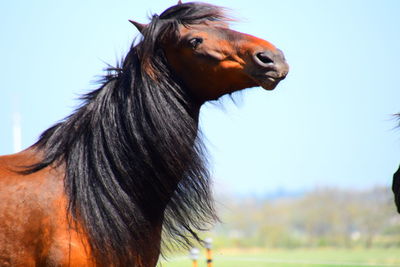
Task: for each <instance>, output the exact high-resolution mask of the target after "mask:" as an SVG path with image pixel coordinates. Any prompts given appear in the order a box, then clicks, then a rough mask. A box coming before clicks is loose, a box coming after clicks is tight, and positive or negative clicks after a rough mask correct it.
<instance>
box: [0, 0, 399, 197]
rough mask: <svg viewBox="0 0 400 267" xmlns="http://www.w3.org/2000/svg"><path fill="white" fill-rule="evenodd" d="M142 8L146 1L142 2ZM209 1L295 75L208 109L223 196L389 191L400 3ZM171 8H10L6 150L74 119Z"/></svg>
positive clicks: (1, 146)
mask: <svg viewBox="0 0 400 267" xmlns="http://www.w3.org/2000/svg"><path fill="white" fill-rule="evenodd" d="M138 2H139V3H138ZM208 2H209V3H212V4H216V5H221V6H226V7H228V8H230V9H232V12H233V14H234V15H235V17H236V18H239V19H240V20H241V21H240V22H237V23H234V24H233V25H232V28H234V29H236V30H239V31H242V32H246V33H249V34H252V35H255V36H258V37H261V38H263V39H266V40H268V41H270V42H272V43H274V44H275V45H276V46H278V47H279V48H280V49H281V50H283V51H284V52H285V55H286V58H287V60H288V62H289V64H290V67H291V71H290V73H289V75H288V77H287V79H286V80H284V81H283V82H282V83H281V84H280V85H279V86H278V87H277V88H276V89H275V90H274V91H272V92H267V91H264V90H262V89H261V88H253V89H249V90H246V91H244V92H241V93H238V94H235V95H234V97H233V98H234V100H235V102H236V103H234V102H233V101H232V100H231V99H230V98H229V97H224V98H222V99H221V100H220V101H219V102H218V103H210V104H206V105H205V106H204V107H203V108H202V113H201V128H202V132H203V135H204V136H205V139H206V143H207V146H208V148H209V152H210V153H209V154H210V156H209V157H210V162H211V168H212V169H213V175H214V177H215V188H216V191H229V192H235V193H241V194H248V193H251V194H263V193H265V192H271V191H275V190H278V189H279V190H281V189H285V190H295V191H296V190H303V189H310V188H313V187H321V186H338V187H344V188H357V189H363V188H368V187H371V186H374V185H390V182H391V176H392V173H393V172H394V170H395V169H396V168H397V166H398V164H399V163H400V153H399V151H400V131H399V130H394V127H395V125H396V124H397V122H396V120H395V119H393V116H392V114H394V113H397V112H400V85H399V69H400V68H399V62H400V27H399V25H400V17H399V15H398V14H400V2H399V1H395V0H393V1H388V0H386V1H370V0H363V1H361V0H349V1H344V0H326V1H318V0H313V1H311V0H306V1H296V0H281V1H253V0H248V1H239V0H237V1H234V0H230V1H228V0H213V1H208ZM172 4H175V1H165V0H163V1H161V0H159V1H133V0H131V1H112V2H111V1H94V0H93V1H75V0H74V1H50V0H49V1H24V2H23V1H2V2H1V3H0V13H1V16H0V36H1V42H0V58H1V65H0V76H1V84H0V118H1V125H0V154H8V153H12V152H13V146H12V118H13V114H14V113H19V114H20V116H21V126H22V145H23V147H28V146H29V145H31V144H32V143H33V142H34V141H35V140H36V139H37V137H38V136H39V134H40V133H41V132H42V131H43V130H45V129H46V128H48V127H49V126H51V125H52V124H53V123H55V122H57V121H58V120H60V119H62V118H63V117H65V116H67V115H68V114H69V113H71V112H72V110H73V108H74V107H75V106H77V105H78V104H79V101H77V100H76V99H77V98H78V96H79V94H82V93H85V92H88V91H89V90H91V89H94V88H95V85H93V83H92V82H93V81H94V80H96V76H97V75H101V74H102V69H103V68H104V66H105V64H104V62H108V63H111V64H113V63H115V62H116V59H117V58H120V57H121V56H123V55H124V54H125V52H126V51H127V49H128V47H129V45H130V43H131V41H132V40H133V38H134V37H135V36H136V35H137V31H136V30H135V29H134V28H133V27H132V25H131V24H130V23H129V22H128V19H134V20H138V21H140V22H146V21H147V16H148V15H149V14H151V13H153V12H156V13H160V12H162V11H163V10H164V9H165V8H167V7H169V6H170V5H172Z"/></svg>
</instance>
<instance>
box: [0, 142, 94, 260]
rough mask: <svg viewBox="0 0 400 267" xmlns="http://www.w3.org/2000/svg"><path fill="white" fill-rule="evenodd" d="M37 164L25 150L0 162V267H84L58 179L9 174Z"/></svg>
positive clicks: (47, 172) (53, 173)
mask: <svg viewBox="0 0 400 267" xmlns="http://www.w3.org/2000/svg"><path fill="white" fill-rule="evenodd" d="M39 158H40V154H38V153H37V152H36V151H34V150H31V149H30V150H26V151H23V152H21V153H18V154H14V155H7V156H2V157H0V266H54V265H55V266H63V265H65V266H68V265H71V266H90V265H91V263H90V259H89V258H88V257H87V253H86V249H85V246H84V245H83V243H84V241H82V238H80V237H79V236H78V234H77V233H76V232H75V231H74V230H71V229H70V227H69V225H68V222H67V213H66V210H67V208H66V197H65V194H64V191H63V174H62V173H60V171H59V170H57V169H52V168H46V169H43V170H41V171H38V172H35V173H33V174H29V175H23V174H20V173H18V172H16V171H15V170H18V168H19V167H21V166H28V165H30V164H33V163H35V162H37V160H38V159H39Z"/></svg>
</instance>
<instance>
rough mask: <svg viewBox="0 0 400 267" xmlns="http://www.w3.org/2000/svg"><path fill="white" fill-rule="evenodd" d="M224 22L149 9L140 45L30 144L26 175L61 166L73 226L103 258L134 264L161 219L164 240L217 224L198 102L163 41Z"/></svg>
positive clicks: (194, 11)
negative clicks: (182, 30)
mask: <svg viewBox="0 0 400 267" xmlns="http://www.w3.org/2000/svg"><path fill="white" fill-rule="evenodd" d="M226 20H228V19H227V17H226V16H225V15H224V13H223V12H222V9H221V8H220V7H216V6H213V5H208V4H203V3H185V4H178V5H176V6H173V7H171V8H169V9H167V10H166V11H164V12H163V13H162V14H161V15H160V16H158V15H153V17H152V18H151V22H150V23H149V24H148V26H147V27H146V28H145V30H144V31H143V37H142V40H141V42H140V43H139V44H138V45H136V46H134V45H132V47H131V49H130V51H129V53H128V54H127V55H126V57H125V59H124V60H123V61H122V63H121V64H119V66H117V67H115V68H112V67H109V68H108V73H107V74H106V75H105V76H104V78H103V80H102V81H101V86H100V87H99V89H97V90H94V91H92V92H90V93H88V94H86V95H84V96H83V97H82V100H83V104H82V105H81V106H80V107H79V108H77V110H76V111H75V112H74V113H73V114H72V115H70V116H69V117H67V118H65V119H64V120H63V121H61V122H59V123H58V124H56V125H54V126H53V127H51V128H49V129H48V130H46V131H45V132H44V133H43V134H42V135H41V137H40V138H39V140H38V142H37V143H36V144H34V145H33V147H35V148H36V149H39V150H41V151H43V153H44V157H43V159H42V160H41V161H40V162H38V163H37V164H35V165H32V166H30V167H28V168H27V169H26V171H24V173H25V174H29V173H34V172H37V171H39V170H41V169H43V168H46V167H48V166H63V167H64V168H65V170H66V174H65V177H64V189H65V193H66V196H67V199H68V220H69V222H70V226H71V227H73V228H75V229H81V230H80V231H81V232H83V233H85V234H86V235H87V237H88V243H89V247H90V251H91V253H92V256H93V258H94V260H95V261H96V262H97V263H98V264H101V265H103V264H104V265H105V266H108V265H112V266H128V265H130V266H132V265H133V266H134V265H135V262H136V261H137V260H138V258H139V259H140V258H141V257H142V256H143V255H144V254H145V251H144V248H146V247H148V246H149V243H148V242H150V241H149V238H148V236H149V235H150V233H151V232H152V231H154V228H155V227H157V224H159V223H160V222H163V233H164V235H166V236H167V237H170V238H167V240H172V241H173V242H172V243H175V242H178V243H179V244H190V242H192V241H193V238H194V239H197V240H199V237H198V236H197V234H196V232H197V231H201V230H205V227H206V228H207V227H209V226H210V225H211V223H213V222H215V221H216V220H217V217H216V215H215V211H214V207H213V201H212V197H211V190H210V178H209V173H208V171H207V169H206V163H205V157H204V148H203V145H202V142H201V140H200V139H199V137H198V113H199V109H200V105H199V104H198V103H197V102H196V101H195V100H194V99H193V98H192V97H191V95H190V94H189V93H188V90H187V89H186V88H185V85H183V84H182V83H181V82H180V81H179V80H178V79H177V77H175V76H174V74H173V73H172V72H171V70H170V69H169V67H168V63H167V61H166V59H165V55H164V52H163V51H162V49H161V46H160V44H161V42H162V41H163V40H164V39H165V37H166V36H169V37H174V36H176V35H177V29H178V26H179V25H185V26H190V25H193V24H199V23H204V22H206V21H221V22H223V21H226ZM153 234H154V233H153Z"/></svg>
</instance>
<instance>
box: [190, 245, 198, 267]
mask: <svg viewBox="0 0 400 267" xmlns="http://www.w3.org/2000/svg"><path fill="white" fill-rule="evenodd" d="M199 254H200V251H199V249H198V248H192V249H191V250H190V253H189V258H190V259H191V260H192V262H193V267H198V265H197V260H198V259H199Z"/></svg>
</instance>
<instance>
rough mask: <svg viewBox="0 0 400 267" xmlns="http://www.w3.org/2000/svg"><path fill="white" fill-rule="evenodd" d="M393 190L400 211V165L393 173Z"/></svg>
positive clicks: (398, 116) (399, 211) (399, 115)
mask: <svg viewBox="0 0 400 267" xmlns="http://www.w3.org/2000/svg"><path fill="white" fill-rule="evenodd" d="M396 116H397V118H400V113H399V114H396ZM392 191H393V194H394V202H395V204H396V207H397V212H398V213H400V166H399V168H398V169H397V171H396V172H395V173H394V174H393V182H392Z"/></svg>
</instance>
